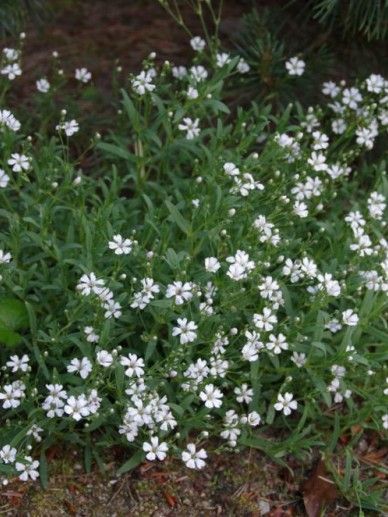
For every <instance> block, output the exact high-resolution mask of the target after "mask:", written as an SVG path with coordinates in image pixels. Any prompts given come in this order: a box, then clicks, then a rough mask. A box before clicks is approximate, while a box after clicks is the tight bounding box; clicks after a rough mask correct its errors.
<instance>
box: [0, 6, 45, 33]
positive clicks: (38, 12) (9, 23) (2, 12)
mask: <svg viewBox="0 0 388 517" xmlns="http://www.w3.org/2000/svg"><path fill="white" fill-rule="evenodd" d="M47 10H48V6H47V3H46V1H45V0H1V2H0V36H4V35H10V34H12V35H15V34H17V33H18V32H20V31H21V30H22V29H23V28H24V25H25V22H26V20H27V19H32V20H33V21H34V22H36V23H39V22H41V21H42V20H43V19H44V18H45V17H46V16H47Z"/></svg>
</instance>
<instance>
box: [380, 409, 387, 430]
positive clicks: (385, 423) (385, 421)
mask: <svg viewBox="0 0 388 517" xmlns="http://www.w3.org/2000/svg"><path fill="white" fill-rule="evenodd" d="M381 420H382V422H383V427H384V429H388V413H387V414H386V415H383V416H382V417H381Z"/></svg>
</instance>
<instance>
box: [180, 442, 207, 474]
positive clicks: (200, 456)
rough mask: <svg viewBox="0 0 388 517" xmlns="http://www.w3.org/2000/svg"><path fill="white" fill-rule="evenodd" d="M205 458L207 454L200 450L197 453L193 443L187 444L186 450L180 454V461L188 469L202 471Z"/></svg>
mask: <svg viewBox="0 0 388 517" xmlns="http://www.w3.org/2000/svg"><path fill="white" fill-rule="evenodd" d="M206 458H207V453H206V451H205V449H200V450H199V451H197V448H196V446H195V444H194V443H188V444H187V449H186V450H185V451H183V452H182V461H183V462H184V463H185V464H186V467H188V468H189V469H198V470H200V469H203V467H204V466H205V465H206V463H205V461H204V460H205V459H206Z"/></svg>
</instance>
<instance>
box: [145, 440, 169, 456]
mask: <svg viewBox="0 0 388 517" xmlns="http://www.w3.org/2000/svg"><path fill="white" fill-rule="evenodd" d="M143 451H144V452H146V453H147V455H146V458H147V460H149V461H154V460H156V459H158V460H160V461H163V460H164V459H165V458H166V456H167V454H166V453H167V451H168V445H167V443H166V442H162V443H159V438H158V437H157V436H151V438H150V442H144V443H143Z"/></svg>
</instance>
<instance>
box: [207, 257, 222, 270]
mask: <svg viewBox="0 0 388 517" xmlns="http://www.w3.org/2000/svg"><path fill="white" fill-rule="evenodd" d="M220 267H221V264H220V263H219V261H218V260H217V259H216V258H215V257H207V258H205V269H206V271H207V272H208V273H217V271H218V270H219V269H220Z"/></svg>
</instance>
